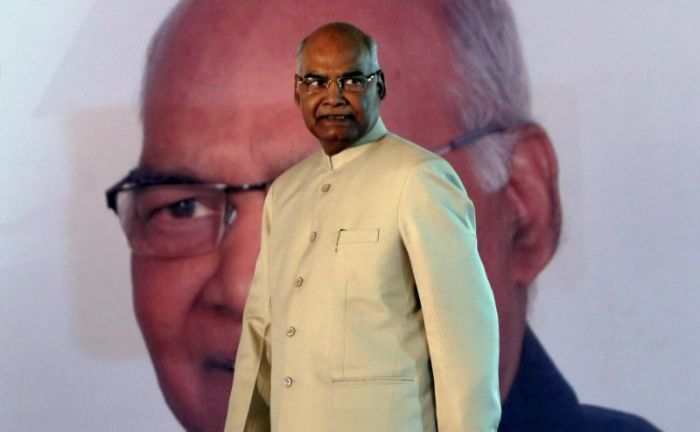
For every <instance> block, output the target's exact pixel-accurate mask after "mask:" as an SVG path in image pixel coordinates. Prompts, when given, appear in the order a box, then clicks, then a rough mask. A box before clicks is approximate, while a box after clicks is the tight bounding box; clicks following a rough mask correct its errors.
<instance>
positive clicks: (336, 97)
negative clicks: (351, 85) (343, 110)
mask: <svg viewBox="0 0 700 432" xmlns="http://www.w3.org/2000/svg"><path fill="white" fill-rule="evenodd" d="M324 101H325V102H326V103H329V104H332V105H342V104H344V103H346V102H347V101H346V99H345V90H344V89H343V86H342V84H341V83H340V80H339V79H333V80H330V83H329V84H328V87H327V88H326V97H325V99H324Z"/></svg>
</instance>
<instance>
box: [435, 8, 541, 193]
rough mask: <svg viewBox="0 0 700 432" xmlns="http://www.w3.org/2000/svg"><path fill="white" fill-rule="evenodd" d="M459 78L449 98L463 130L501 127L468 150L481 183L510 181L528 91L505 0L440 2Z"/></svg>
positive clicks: (495, 185) (527, 107) (526, 111)
mask: <svg viewBox="0 0 700 432" xmlns="http://www.w3.org/2000/svg"><path fill="white" fill-rule="evenodd" d="M441 6H442V9H443V13H444V15H445V19H446V20H447V25H448V28H449V30H450V34H451V35H452V41H451V42H452V45H453V48H454V53H455V56H456V58H457V61H456V62H455V63H456V64H455V65H454V67H455V71H456V72H457V75H458V77H459V83H458V85H456V86H454V87H453V89H452V90H451V91H452V97H453V100H454V101H455V105H456V106H457V107H458V109H459V110H460V116H461V121H462V125H463V127H464V128H465V130H467V131H475V130H478V129H482V128H494V127H495V128H499V129H502V130H505V132H502V133H491V134H487V135H485V136H484V137H482V138H480V139H479V140H477V141H476V142H475V143H474V145H473V146H471V148H472V150H471V151H472V156H473V158H474V160H475V162H476V163H475V164H474V169H475V170H476V173H477V176H478V178H479V179H480V181H481V183H482V185H483V186H484V187H485V188H486V189H487V190H489V191H493V190H497V189H499V188H500V187H502V186H503V185H504V184H505V183H506V182H507V180H508V171H509V166H510V160H511V156H512V153H513V150H514V148H515V145H516V143H517V141H518V138H519V137H518V132H517V130H514V128H515V127H516V126H518V125H519V124H522V123H525V122H529V121H531V111H530V91H529V85H528V78H527V71H526V69H525V65H524V62H523V58H522V52H521V48H520V40H519V38H518V32H517V28H516V25H515V19H514V18H513V13H512V11H511V9H510V7H509V5H508V3H507V1H506V0H442V4H441Z"/></svg>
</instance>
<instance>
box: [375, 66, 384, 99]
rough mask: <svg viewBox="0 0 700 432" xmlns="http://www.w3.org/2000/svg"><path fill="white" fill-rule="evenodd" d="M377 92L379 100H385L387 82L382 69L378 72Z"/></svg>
mask: <svg viewBox="0 0 700 432" xmlns="http://www.w3.org/2000/svg"><path fill="white" fill-rule="evenodd" d="M377 94H379V100H384V98H385V97H386V82H385V81H384V71H382V70H380V71H379V73H378V74H377Z"/></svg>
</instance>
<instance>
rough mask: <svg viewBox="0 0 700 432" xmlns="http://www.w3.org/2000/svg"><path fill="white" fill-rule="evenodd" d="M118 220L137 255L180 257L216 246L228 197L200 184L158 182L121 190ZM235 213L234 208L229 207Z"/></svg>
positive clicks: (118, 200)
mask: <svg viewBox="0 0 700 432" xmlns="http://www.w3.org/2000/svg"><path fill="white" fill-rule="evenodd" d="M117 203H118V204H117V205H118V207H117V208H118V211H119V219H120V221H121V224H122V227H123V229H124V232H125V233H126V237H127V239H128V241H129V245H130V246H131V249H132V251H133V252H134V253H135V254H137V255H152V256H159V257H177V256H188V255H197V254H202V253H206V252H209V251H211V250H213V249H214V248H216V246H217V245H218V243H219V240H220V239H221V237H222V234H223V226H224V218H226V219H228V220H229V221H232V220H231V219H232V217H233V216H234V215H229V216H226V214H225V213H226V211H227V197H226V193H224V192H223V191H221V190H217V189H211V188H207V187H203V186H197V185H157V186H148V187H142V188H136V189H133V190H125V191H121V192H120V193H119V195H118V197H117ZM230 211H232V212H235V210H230Z"/></svg>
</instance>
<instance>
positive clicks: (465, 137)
mask: <svg viewBox="0 0 700 432" xmlns="http://www.w3.org/2000/svg"><path fill="white" fill-rule="evenodd" d="M507 131H508V128H507V127H505V126H501V125H500V124H498V123H489V124H488V125H486V126H484V127H480V128H477V129H472V130H471V131H469V132H467V133H465V134H462V135H459V136H458V137H457V138H454V139H453V140H451V141H450V142H449V143H448V144H447V145H445V146H442V147H440V148H437V149H435V150H432V152H433V153H435V154H437V155H440V156H442V155H444V154H447V153H449V152H451V151H452V150H459V149H461V148H465V147H468V146H470V145H473V144H475V143H476V142H477V141H479V140H480V139H482V138H484V137H486V136H488V135H494V134H502V133H504V132H507Z"/></svg>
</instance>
